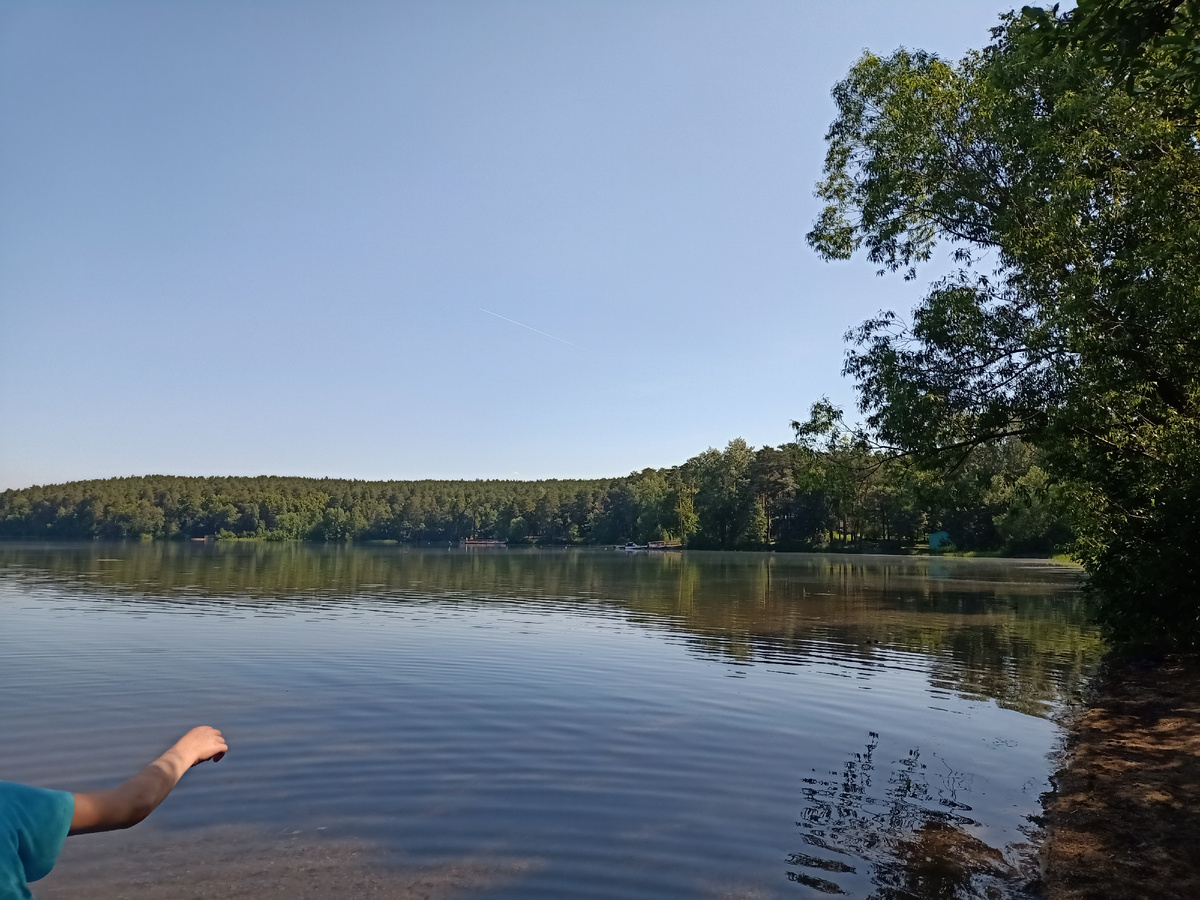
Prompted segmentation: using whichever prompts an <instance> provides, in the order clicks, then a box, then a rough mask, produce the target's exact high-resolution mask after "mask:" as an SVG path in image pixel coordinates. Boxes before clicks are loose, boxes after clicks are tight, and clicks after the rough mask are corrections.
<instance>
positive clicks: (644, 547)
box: [617, 541, 650, 553]
mask: <svg viewBox="0 0 1200 900" xmlns="http://www.w3.org/2000/svg"><path fill="white" fill-rule="evenodd" d="M617 549H618V550H628V551H629V552H630V553H632V552H633V551H634V550H649V549H650V545H649V544H635V543H634V542H633V541H630V542H629V543H628V544H626V545H625V546H624V547H618V548H617Z"/></svg>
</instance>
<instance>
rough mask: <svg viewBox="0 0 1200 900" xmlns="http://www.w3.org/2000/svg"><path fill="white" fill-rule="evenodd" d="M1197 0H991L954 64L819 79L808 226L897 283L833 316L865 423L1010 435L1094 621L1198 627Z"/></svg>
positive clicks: (1184, 641) (949, 452)
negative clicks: (900, 280)
mask: <svg viewBox="0 0 1200 900" xmlns="http://www.w3.org/2000/svg"><path fill="white" fill-rule="evenodd" d="M1198 21H1200V19H1198V17H1197V4H1196V3H1194V2H1178V0H1176V2H1168V0H1099V2H1095V0H1094V2H1088V0H1082V2H1080V4H1079V5H1078V7H1077V8H1076V9H1074V10H1072V11H1071V12H1069V13H1060V12H1059V11H1058V10H1057V9H1051V10H1043V9H1026V10H1024V11H1022V12H1021V13H1013V14H1010V15H1007V16H1004V17H1002V19H1001V20H1000V23H999V25H998V26H997V27H996V28H995V29H994V30H993V33H992V41H991V43H990V44H989V45H988V46H987V47H985V48H984V49H982V50H979V51H977V52H972V53H970V54H968V55H967V56H966V58H964V59H963V60H961V61H959V62H948V61H945V60H943V59H940V58H938V57H937V56H935V55H933V54H930V53H924V52H920V51H908V50H899V51H897V52H895V53H893V54H891V55H890V56H878V55H875V54H872V53H866V54H864V56H863V57H862V58H861V59H859V60H858V62H857V63H855V65H854V66H853V67H852V68H851V70H850V72H849V74H848V75H847V76H846V78H845V79H844V80H843V81H841V82H840V83H839V84H838V85H837V86H836V87H835V89H834V99H835V100H836V103H837V109H838V113H837V117H836V119H835V121H834V122H833V125H832V126H831V127H830V130H829V133H828V135H827V141H828V155H827V158H826V165H825V175H824V178H823V180H822V181H821V182H820V184H819V186H818V194H819V196H820V197H821V199H822V200H823V201H824V208H823V211H822V213H821V214H820V216H819V218H818V220H817V222H816V223H815V225H814V227H813V229H812V231H811V232H810V233H809V235H808V239H809V242H810V243H811V245H812V246H813V247H814V248H815V249H816V250H817V251H818V252H819V253H820V254H822V255H823V256H825V257H826V258H829V259H845V258H849V257H851V256H853V255H855V254H864V255H865V256H866V257H867V259H869V260H870V261H871V262H873V263H875V264H876V265H877V266H878V267H879V269H880V271H881V272H884V273H886V272H896V273H901V274H903V275H904V276H905V277H908V278H912V277H916V276H917V275H918V272H919V270H921V269H922V268H927V267H929V266H930V265H933V264H935V263H937V262H940V261H945V262H944V265H943V269H942V272H941V273H940V274H939V275H938V276H937V277H936V278H935V280H934V281H933V282H932V284H931V286H930V289H929V291H928V293H927V294H926V296H925V297H924V299H923V300H922V301H921V302H920V304H919V305H918V306H917V308H916V309H915V310H913V311H912V313H911V315H910V316H907V317H901V316H898V315H896V314H895V313H892V312H884V313H881V314H880V315H878V316H877V317H875V318H873V319H871V320H869V321H867V322H865V323H863V324H862V325H861V326H860V327H858V328H856V329H855V330H853V331H852V332H851V333H850V335H849V338H850V341H851V347H850V350H849V352H848V354H847V362H846V373H847V374H848V375H850V376H852V377H853V378H854V379H855V380H856V382H857V386H858V390H859V400H860V406H861V408H862V412H863V413H864V415H865V422H866V426H867V428H868V429H869V431H870V433H871V436H872V438H873V439H874V440H876V441H878V442H879V443H881V444H883V445H884V446H886V447H888V448H890V449H892V450H894V451H896V452H898V453H903V454H906V455H908V456H909V457H910V458H912V459H915V460H917V461H918V462H921V463H927V464H948V465H951V466H953V465H955V464H957V463H959V462H960V461H961V460H962V459H963V458H964V456H965V455H967V454H969V453H970V452H971V451H972V450H973V449H974V448H976V447H979V446H981V445H983V444H987V443H990V442H996V441H1003V440H1005V439H1008V438H1012V437H1019V438H1021V439H1023V440H1026V441H1030V442H1033V443H1034V444H1036V445H1037V446H1038V447H1040V448H1041V449H1042V451H1043V452H1044V454H1045V456H1046V459H1047V460H1048V463H1049V465H1050V466H1051V467H1052V470H1053V472H1054V473H1055V475H1056V476H1057V477H1058V478H1059V479H1060V480H1062V481H1063V482H1066V483H1069V485H1070V486H1071V489H1072V492H1073V494H1074V496H1075V498H1076V501H1077V510H1078V512H1079V517H1080V522H1079V526H1080V528H1079V539H1078V543H1077V546H1076V552H1077V553H1078V555H1079V556H1080V557H1081V558H1082V560H1083V561H1084V563H1085V565H1086V567H1087V569H1088V572H1089V584H1090V587H1091V589H1092V591H1093V593H1094V595H1095V597H1096V598H1097V600H1098V603H1099V606H1098V609H1099V612H1100V616H1101V620H1102V622H1103V624H1104V625H1105V626H1106V627H1107V629H1108V631H1109V634H1110V635H1111V636H1112V637H1114V638H1116V639H1118V640H1121V641H1127V642H1136V643H1154V644H1160V645H1161V644H1172V645H1176V646H1186V647H1192V648H1194V647H1196V646H1197V645H1198V644H1200V141H1198V137H1200V129H1198V127H1197V122H1198V118H1197V110H1198V108H1200V104H1198V103H1197V91H1196V74H1197V71H1200V66H1198V65H1197V61H1198V60H1200V55H1198V45H1197V36H1198V34H1200V32H1198V30H1197V22H1198Z"/></svg>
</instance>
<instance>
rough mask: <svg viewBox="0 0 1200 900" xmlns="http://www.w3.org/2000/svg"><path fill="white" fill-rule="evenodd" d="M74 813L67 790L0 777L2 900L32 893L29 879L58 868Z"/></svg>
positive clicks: (0, 898) (33, 879) (0, 874)
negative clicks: (60, 852)
mask: <svg viewBox="0 0 1200 900" xmlns="http://www.w3.org/2000/svg"><path fill="white" fill-rule="evenodd" d="M74 814H75V797H74V795H72V794H68V793H67V792H66V791H47V790H44V789H43V788H33V787H26V786H25V785H23V784H13V783H11V782H7V781H0V900H9V898H14V900H18V898H25V897H28V896H29V889H28V888H26V887H25V884H26V882H29V881H37V880H38V879H39V878H44V877H45V876H46V875H47V874H48V873H49V872H50V870H51V869H53V868H54V861H55V860H56V859H58V852H59V851H60V850H61V849H62V845H63V841H64V840H66V837H67V832H68V831H69V830H70V829H71V817H72V816H73V815H74Z"/></svg>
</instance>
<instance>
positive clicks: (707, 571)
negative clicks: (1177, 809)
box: [0, 544, 1097, 900]
mask: <svg viewBox="0 0 1200 900" xmlns="http://www.w3.org/2000/svg"><path fill="white" fill-rule="evenodd" d="M0 617H2V619H0V623H2V624H0V676H2V677H0V691H2V697H3V709H4V712H5V728H4V730H3V732H2V733H0V766H2V768H0V778H4V779H6V780H15V781H27V782H31V783H35V784H43V785H48V786H60V787H65V788H69V789H70V788H74V789H87V788H91V787H99V786H105V785H108V784H111V783H112V782H113V781H114V780H115V779H117V778H119V777H125V776H126V775H127V774H130V773H131V772H132V771H133V770H135V769H136V768H138V767H139V766H140V765H142V764H144V762H145V761H146V757H147V756H148V755H151V756H152V755H153V753H155V752H157V751H158V749H159V748H160V747H161V746H162V745H163V744H164V743H165V742H166V739H167V738H168V737H171V738H173V737H174V736H175V732H182V731H183V730H184V729H185V728H186V727H188V726H190V725H193V724H199V723H211V724H215V725H217V726H219V727H221V728H222V729H223V730H224V731H225V733H226V735H227V737H228V738H229V740H230V743H231V747H232V749H231V752H230V755H229V757H228V758H227V759H226V760H225V761H223V762H222V763H220V764H219V765H216V766H205V767H203V768H201V769H197V770H196V771H194V772H193V773H191V774H189V775H188V776H187V777H186V778H185V779H184V781H183V783H181V785H180V787H179V788H178V789H177V792H176V794H175V795H173V796H172V797H171V799H170V800H168V802H167V803H166V804H165V805H164V806H163V807H162V808H161V809H160V810H159V811H158V812H157V813H156V814H155V816H154V817H153V818H152V819H151V820H150V821H148V822H147V823H146V824H145V825H143V826H140V827H139V828H138V829H134V830H133V831H131V832H125V833H122V834H120V835H113V836H88V837H83V838H73V839H72V840H71V841H70V842H68V849H67V851H66V852H64V855H63V857H62V859H61V861H60V865H59V868H58V869H57V870H56V871H55V872H54V873H53V874H52V875H51V876H50V877H49V878H47V879H46V880H45V881H44V882H42V883H41V884H42V885H43V887H42V890H41V893H40V895H39V896H42V897H45V898H56V897H60V896H61V897H67V896H73V895H75V892H77V891H78V890H80V885H79V883H78V880H79V879H84V880H86V881H87V882H88V893H89V894H90V895H92V896H96V897H104V896H114V897H115V896H117V895H118V893H119V894H120V895H121V896H130V897H143V896H144V897H147V898H148V897H175V896H179V897H185V896H186V897H188V898H192V897H198V896H205V897H207V896H232V895H235V894H237V886H238V885H242V886H243V888H244V889H245V891H246V893H245V895H246V896H253V895H254V894H255V892H259V893H261V892H263V891H265V890H268V889H273V890H284V889H285V888H286V890H287V891H289V892H290V893H292V895H294V896H314V897H315V896H331V897H338V896H363V897H368V896H369V897H418V896H420V897H452V896H453V897H467V896H470V897H489V898H542V897H545V898H551V897H553V898H563V897H597V898H601V897H602V898H639V897H647V898H649V897H654V898H671V897H689V898H692V897H713V898H717V897H726V898H745V900H749V898H774V897H781V898H782V897H821V896H827V895H830V894H840V893H844V894H846V895H850V896H854V897H868V896H872V897H877V898H881V900H882V898H908V897H922V898H924V897H947V898H949V897H1009V896H1020V890H1021V888H1020V886H1021V884H1022V883H1023V881H1024V879H1025V878H1027V876H1028V855H1029V843H1028V842H1029V840H1030V836H1031V835H1032V834H1033V830H1032V826H1031V824H1030V821H1029V817H1030V816H1032V815H1036V814H1037V812H1038V810H1039V795H1040V794H1041V793H1042V792H1043V791H1044V790H1046V789H1047V788H1048V782H1047V776H1048V774H1049V772H1050V768H1051V761H1050V759H1049V754H1050V753H1051V752H1052V751H1053V750H1054V749H1055V747H1056V745H1057V740H1058V732H1057V729H1056V727H1055V726H1054V725H1053V723H1052V722H1051V721H1050V719H1049V718H1048V715H1049V714H1050V713H1052V712H1053V711H1054V709H1055V708H1057V706H1058V705H1060V704H1061V703H1063V702H1064V701H1065V700H1067V699H1069V698H1070V697H1071V696H1072V695H1073V693H1074V691H1076V690H1077V689H1078V686H1079V683H1080V679H1081V676H1082V674H1083V673H1085V672H1086V670H1087V668H1088V666H1090V665H1091V663H1092V662H1093V660H1094V659H1095V657H1096V653H1097V642H1096V638H1095V635H1094V634H1093V633H1092V632H1090V631H1089V630H1087V629H1085V628H1084V627H1082V626H1081V624H1080V623H1081V621H1082V619H1083V615H1082V610H1081V604H1080V600H1079V597H1078V593H1077V591H1076V584H1075V575H1074V572H1073V571H1072V570H1070V569H1067V568H1063V567H1058V566H1053V565H1049V564H1046V563H1041V562H1036V561H1029V562H1012V561H990V560H945V559H920V558H901V557H851V556H817V555H759V554H716V553H713V554H706V553H688V554H684V555H680V554H664V555H647V554H618V553H611V552H609V553H605V552H602V551H516V550H510V551H475V552H463V551H459V550H457V549H455V550H411V549H403V548H398V547H357V548H329V549H326V548H319V547H307V546H294V545H261V544H260V545H247V544H239V545H216V546H194V545H96V544H89V545H86V546H78V545H75V546H67V545H62V546H30V545H25V546H21V545H11V544H9V545H0ZM105 841H107V842H108V843H103V842H105ZM87 842H92V843H90V844H88V843H87ZM146 848H153V852H151V851H150V850H147V849H146ZM89 853H91V856H89ZM1023 867H1024V871H1022V868H1023ZM181 873H182V874H181ZM72 878H74V879H76V880H75V881H72ZM172 879H174V881H172ZM256 879H257V881H256ZM289 879H290V880H289ZM351 882H353V883H354V885H356V887H355V888H354V890H353V891H351V890H350V889H349V888H348V887H347V885H349V884H350V883H351ZM171 884H175V887H176V889H177V890H176V893H172V888H171ZM252 884H257V885H258V887H255V888H253V889H251V888H249V887H245V885H252ZM122 885H123V887H122ZM263 885H267V886H269V887H267V888H264V887H263ZM139 889H140V890H142V891H143V893H138V892H137V891H138V890H139ZM106 890H107V891H108V892H109V893H108V894H106V893H105V891H106ZM306 892H308V893H306Z"/></svg>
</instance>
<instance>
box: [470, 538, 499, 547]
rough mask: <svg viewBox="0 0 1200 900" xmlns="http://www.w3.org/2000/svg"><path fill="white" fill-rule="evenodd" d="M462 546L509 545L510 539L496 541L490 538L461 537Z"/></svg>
mask: <svg viewBox="0 0 1200 900" xmlns="http://www.w3.org/2000/svg"><path fill="white" fill-rule="evenodd" d="M458 546H460V547H507V546H508V541H494V540H491V539H489V538H459V539H458Z"/></svg>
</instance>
